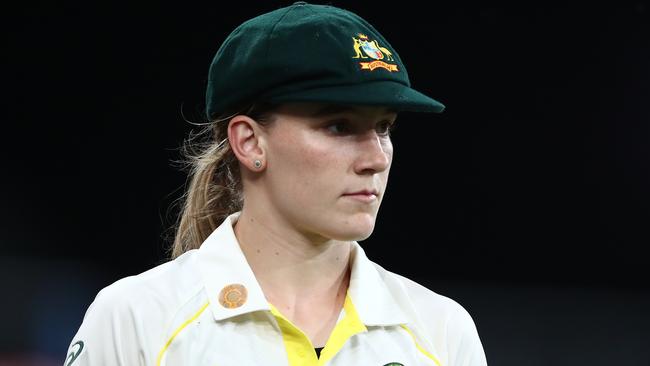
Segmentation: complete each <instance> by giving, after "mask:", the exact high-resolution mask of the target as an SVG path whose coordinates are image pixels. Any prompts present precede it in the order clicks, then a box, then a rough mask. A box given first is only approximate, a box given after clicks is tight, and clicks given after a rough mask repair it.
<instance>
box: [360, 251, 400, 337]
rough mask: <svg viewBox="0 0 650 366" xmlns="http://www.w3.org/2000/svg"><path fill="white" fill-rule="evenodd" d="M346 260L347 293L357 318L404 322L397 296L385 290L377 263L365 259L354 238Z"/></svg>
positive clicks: (371, 321)
mask: <svg viewBox="0 0 650 366" xmlns="http://www.w3.org/2000/svg"><path fill="white" fill-rule="evenodd" d="M350 261H351V264H352V272H351V274H350V285H349V287H348V295H349V296H350V298H351V299H352V303H353V304H354V307H355V309H356V310H357V313H358V314H359V318H361V321H362V322H363V323H364V324H365V325H380V326H381V325H397V324H406V323H407V318H406V315H405V314H404V312H403V311H402V308H401V306H400V305H399V302H398V301H397V300H398V299H396V298H395V296H394V295H393V294H392V293H391V291H390V290H389V288H388V286H387V284H386V282H385V281H384V279H383V278H382V276H381V274H380V273H379V268H378V266H377V265H376V264H375V263H373V262H372V261H371V260H370V259H368V257H367V256H366V253H365V251H364V250H363V248H362V247H361V246H360V245H359V243H357V242H356V241H353V242H352V251H351V253H350ZM384 272H385V271H384ZM386 273H387V272H385V273H384V274H386Z"/></svg>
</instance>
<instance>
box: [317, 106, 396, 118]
mask: <svg viewBox="0 0 650 366" xmlns="http://www.w3.org/2000/svg"><path fill="white" fill-rule="evenodd" d="M342 112H353V113H358V111H357V110H356V109H355V108H353V107H351V106H346V105H339V104H328V105H325V106H323V107H321V108H319V109H318V110H316V112H314V113H312V115H311V116H312V117H322V116H329V115H332V114H337V113H342ZM386 113H387V114H388V113H397V110H395V109H392V108H388V109H387V110H386Z"/></svg>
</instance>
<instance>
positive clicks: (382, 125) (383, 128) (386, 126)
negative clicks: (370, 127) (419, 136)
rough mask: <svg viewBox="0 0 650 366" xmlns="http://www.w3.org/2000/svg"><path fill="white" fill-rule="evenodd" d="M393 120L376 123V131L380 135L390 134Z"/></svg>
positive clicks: (393, 123)
mask: <svg viewBox="0 0 650 366" xmlns="http://www.w3.org/2000/svg"><path fill="white" fill-rule="evenodd" d="M394 125H395V122H391V121H382V122H379V123H378V124H377V133H378V134H380V135H382V136H388V135H390V132H391V131H392V130H393V127H394Z"/></svg>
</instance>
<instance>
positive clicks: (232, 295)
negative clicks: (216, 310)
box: [219, 283, 248, 309]
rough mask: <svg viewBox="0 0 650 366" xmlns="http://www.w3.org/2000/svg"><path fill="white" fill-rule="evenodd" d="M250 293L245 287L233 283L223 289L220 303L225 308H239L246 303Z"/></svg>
mask: <svg viewBox="0 0 650 366" xmlns="http://www.w3.org/2000/svg"><path fill="white" fill-rule="evenodd" d="M247 297H248V291H247V290H246V287H244V285H240V284H238V283H233V284H232V285H228V286H226V287H224V288H222V289H221V292H220V293H219V303H220V304H221V306H223V307H224V308H228V309H234V308H238V307H240V306H242V305H244V303H245V302H246V299H247Z"/></svg>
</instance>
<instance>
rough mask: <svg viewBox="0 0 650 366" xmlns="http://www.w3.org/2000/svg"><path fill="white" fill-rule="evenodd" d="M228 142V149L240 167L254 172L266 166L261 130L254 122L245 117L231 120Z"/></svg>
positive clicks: (238, 116)
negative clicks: (242, 166)
mask: <svg viewBox="0 0 650 366" xmlns="http://www.w3.org/2000/svg"><path fill="white" fill-rule="evenodd" d="M228 141H229V142H230V148H231V149H232V151H233V153H234V154H235V156H236V157H237V160H239V162H240V163H241V164H242V165H244V166H246V167H247V168H248V169H250V170H251V171H254V172H260V171H262V170H263V169H264V167H265V165H266V164H265V161H266V159H265V157H266V154H265V153H264V138H263V137H262V130H261V128H260V126H259V125H258V124H257V122H255V120H253V119H252V118H250V117H248V116H245V115H237V116H235V117H233V118H231V119H230V122H229V123H228ZM256 162H257V163H256ZM260 163H261V164H260Z"/></svg>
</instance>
